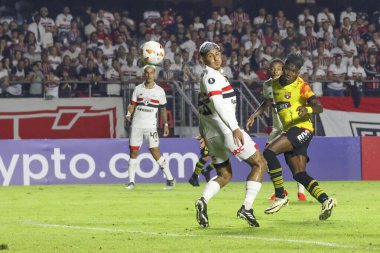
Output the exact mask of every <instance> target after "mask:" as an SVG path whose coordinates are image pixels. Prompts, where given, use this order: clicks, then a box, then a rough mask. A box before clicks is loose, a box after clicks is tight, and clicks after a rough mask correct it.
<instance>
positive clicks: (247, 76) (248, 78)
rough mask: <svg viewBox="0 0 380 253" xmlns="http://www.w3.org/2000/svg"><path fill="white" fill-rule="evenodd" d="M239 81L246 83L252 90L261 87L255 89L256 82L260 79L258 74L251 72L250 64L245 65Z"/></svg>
mask: <svg viewBox="0 0 380 253" xmlns="http://www.w3.org/2000/svg"><path fill="white" fill-rule="evenodd" d="M239 80H240V81H243V82H245V83H246V84H247V85H248V86H249V87H250V88H251V89H255V88H258V87H259V86H257V87H254V82H257V81H259V80H260V79H259V77H258V76H257V75H256V73H255V72H254V71H252V70H251V66H250V64H249V63H246V64H244V66H243V69H242V71H241V72H240V73H239Z"/></svg>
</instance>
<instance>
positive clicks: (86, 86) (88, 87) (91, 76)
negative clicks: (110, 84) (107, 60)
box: [77, 59, 102, 96]
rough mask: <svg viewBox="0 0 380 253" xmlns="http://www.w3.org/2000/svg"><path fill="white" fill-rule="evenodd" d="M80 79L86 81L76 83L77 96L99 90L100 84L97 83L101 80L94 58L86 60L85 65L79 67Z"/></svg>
mask: <svg viewBox="0 0 380 253" xmlns="http://www.w3.org/2000/svg"><path fill="white" fill-rule="evenodd" d="M79 80H80V81H87V82H88V83H81V84H78V87H77V90H78V93H79V94H78V96H83V95H87V94H89V92H91V93H92V92H99V91H100V84H99V83H98V82H99V81H100V80H102V77H101V75H100V72H99V70H98V68H97V66H96V64H95V62H94V60H92V59H89V60H88V61H87V67H86V68H83V69H81V71H80V74H79Z"/></svg>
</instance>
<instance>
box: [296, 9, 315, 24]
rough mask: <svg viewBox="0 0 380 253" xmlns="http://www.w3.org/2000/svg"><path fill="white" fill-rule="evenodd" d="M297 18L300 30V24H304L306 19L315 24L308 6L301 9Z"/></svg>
mask: <svg viewBox="0 0 380 253" xmlns="http://www.w3.org/2000/svg"><path fill="white" fill-rule="evenodd" d="M297 20H298V25H299V27H300V30H301V27H302V26H306V20H310V21H311V23H312V24H315V17H314V16H313V14H311V13H310V8H309V7H305V8H304V9H303V11H302V13H301V14H299V15H298V17H297Z"/></svg>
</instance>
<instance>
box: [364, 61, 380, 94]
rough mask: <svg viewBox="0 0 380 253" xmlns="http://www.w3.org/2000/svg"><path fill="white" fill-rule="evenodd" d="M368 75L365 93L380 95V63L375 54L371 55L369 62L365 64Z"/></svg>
mask: <svg viewBox="0 0 380 253" xmlns="http://www.w3.org/2000/svg"><path fill="white" fill-rule="evenodd" d="M364 70H365V72H366V75H367V80H369V81H370V82H367V83H366V86H365V90H364V92H365V93H364V94H365V95H366V96H379V95H380V85H379V83H380V64H379V61H378V60H377V58H376V55H375V54H370V55H369V60H368V63H367V64H366V65H365V66H364Z"/></svg>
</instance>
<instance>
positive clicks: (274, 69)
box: [269, 58, 284, 79]
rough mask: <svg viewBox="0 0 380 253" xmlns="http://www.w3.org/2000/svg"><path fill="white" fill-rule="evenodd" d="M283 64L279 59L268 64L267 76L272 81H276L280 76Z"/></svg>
mask: <svg viewBox="0 0 380 253" xmlns="http://www.w3.org/2000/svg"><path fill="white" fill-rule="evenodd" d="M283 67H284V62H283V61H282V60H281V59H278V58H275V59H273V60H272V61H271V62H270V64H269V75H270V77H271V78H273V79H277V78H279V77H280V76H281V75H282V68H283Z"/></svg>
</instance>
